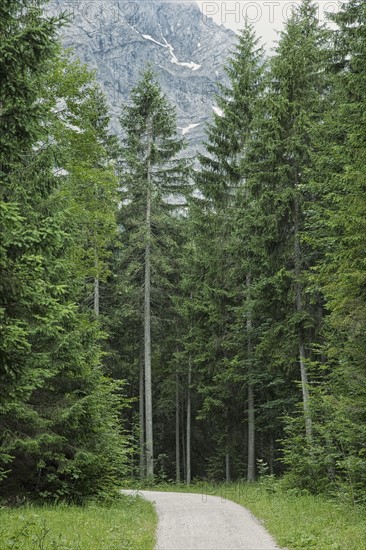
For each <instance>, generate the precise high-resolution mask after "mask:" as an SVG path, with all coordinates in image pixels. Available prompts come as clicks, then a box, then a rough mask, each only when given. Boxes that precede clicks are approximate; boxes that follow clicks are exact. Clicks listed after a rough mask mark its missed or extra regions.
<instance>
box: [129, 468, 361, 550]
mask: <svg viewBox="0 0 366 550" xmlns="http://www.w3.org/2000/svg"><path fill="white" fill-rule="evenodd" d="M144 488H145V489H154V490H159V491H174V492H176V491H178V492H185V493H186V492H189V493H199V494H200V495H201V497H203V498H204V497H205V496H206V495H215V496H218V497H220V499H221V500H222V501H223V502H225V501H227V500H230V501H233V502H236V503H238V504H241V505H242V506H244V507H245V508H247V509H248V510H250V512H251V513H252V514H253V515H254V516H255V517H256V518H258V519H259V520H260V521H261V523H262V525H263V526H264V527H265V528H266V529H267V530H268V532H269V533H270V534H271V535H272V536H273V537H274V539H275V540H276V542H277V544H278V546H279V547H281V548H286V549H288V550H298V549H303V550H366V509H365V508H363V507H358V506H352V505H350V504H347V503H342V502H340V501H339V500H333V499H330V498H326V497H325V496H321V495H311V494H307V493H306V492H301V491H299V490H290V489H285V488H284V487H283V485H282V483H281V482H278V481H276V480H274V479H273V478H272V477H271V476H268V477H267V478H264V479H263V480H262V481H261V482H257V483H251V484H248V483H230V484H226V483H225V484H221V485H212V484H209V483H196V484H192V485H190V486H189V487H187V486H186V485H177V484H174V483H170V484H168V483H164V484H160V485H158V486H154V487H144ZM135 489H138V487H135Z"/></svg>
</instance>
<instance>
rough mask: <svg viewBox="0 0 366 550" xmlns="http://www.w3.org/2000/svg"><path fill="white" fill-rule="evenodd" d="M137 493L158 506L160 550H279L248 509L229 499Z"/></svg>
mask: <svg viewBox="0 0 366 550" xmlns="http://www.w3.org/2000/svg"><path fill="white" fill-rule="evenodd" d="M126 492H127V491H126ZM129 493H130V494H131V491H130V492H129ZM135 494H136V493H135ZM137 494H140V495H142V496H144V498H146V499H147V500H150V501H152V502H154V503H155V506H156V510H157V513H158V516H159V525H158V533H157V546H156V550H275V549H278V548H279V547H278V546H277V545H276V543H275V541H274V540H273V539H272V537H271V536H270V535H269V533H268V532H267V531H266V530H265V529H264V527H262V525H261V524H260V523H259V521H258V520H257V519H255V517H254V516H252V514H251V513H250V512H249V511H248V510H246V509H245V508H243V507H242V506H239V504H235V503H234V502H231V501H229V500H225V499H222V498H220V497H216V496H207V495H202V494H192V493H162V492H158V491H138V492H137Z"/></svg>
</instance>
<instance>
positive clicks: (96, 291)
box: [94, 257, 99, 317]
mask: <svg viewBox="0 0 366 550" xmlns="http://www.w3.org/2000/svg"><path fill="white" fill-rule="evenodd" d="M94 267H95V277H94V313H95V315H96V316H97V317H98V316H99V276H98V258H97V257H96V258H95V261H94Z"/></svg>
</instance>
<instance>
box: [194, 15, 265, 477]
mask: <svg viewBox="0 0 366 550" xmlns="http://www.w3.org/2000/svg"><path fill="white" fill-rule="evenodd" d="M226 72H227V75H228V77H229V85H228V86H223V87H222V88H221V90H220V94H219V95H218V97H217V100H216V101H217V104H218V106H219V108H220V110H221V112H220V114H215V115H214V120H213V123H212V124H211V125H209V127H208V130H207V137H208V142H207V143H206V150H207V153H206V155H200V156H199V160H200V164H201V167H200V170H199V171H198V173H197V177H196V181H197V186H198V188H199V190H200V191H201V194H202V198H201V199H197V200H196V201H195V205H193V206H192V209H191V217H192V224H193V227H194V231H192V235H194V237H193V238H194V241H195V261H196V264H195V265H194V266H193V270H192V268H191V271H192V272H191V275H188V278H189V277H191V284H192V285H193V287H196V288H195V289H194V291H193V294H194V303H195V304H196V308H197V315H194V318H195V323H196V324H197V323H199V324H201V326H200V327H198V326H196V327H194V332H195V334H196V336H195V344H194V346H195V347H194V353H193V356H194V359H193V361H194V364H195V367H196V368H195V370H197V371H198V372H199V373H200V374H199V376H198V377H197V374H196V373H195V378H196V380H195V383H196V385H197V386H198V390H199V393H200V394H201V396H202V407H201V413H200V417H201V419H202V420H204V419H206V420H207V421H208V420H209V421H210V424H211V425H214V426H215V428H214V429H213V433H214V434H215V435H214V439H215V443H216V445H215V446H216V447H217V450H218V453H217V452H216V453H215V454H214V455H213V456H212V458H211V460H212V465H213V466H212V468H213V471H214V470H216V471H220V469H221V467H222V466H223V465H224V464H225V477H226V479H227V480H229V479H230V475H231V472H230V469H231V468H230V456H231V455H233V454H237V453H238V452H239V453H240V452H241V451H240V450H239V449H240V447H241V446H242V435H241V433H240V432H241V427H240V425H241V422H242V420H241V414H242V403H243V402H245V401H247V399H246V397H247V396H246V395H245V393H243V392H242V391H240V392H236V397H235V398H234V399H233V392H234V388H235V387H236V386H237V384H238V382H240V385H241V386H242V387H243V389H244V387H246V388H247V391H248V388H249V403H248V408H249V409H250V413H249V416H250V428H249V432H250V441H249V445H245V447H246V448H247V449H248V456H249V459H248V462H247V471H248V474H247V475H248V478H249V479H253V476H254V469H255V465H254V439H253V438H254V420H253V414H254V405H253V399H252V394H253V385H252V384H250V382H249V378H248V377H247V375H246V367H247V366H249V363H248V356H247V354H248V347H247V345H246V344H245V337H242V339H241V341H240V342H238V341H237V342H236V343H235V345H234V344H233V332H234V331H235V330H236V329H235V328H234V324H235V313H234V312H235V308H236V307H237V306H238V305H239V304H241V303H242V301H243V299H244V300H245V297H246V296H247V294H248V289H246V284H247V280H248V268H247V266H245V267H244V266H243V265H242V264H241V265H240V268H238V269H237V268H236V264H237V262H238V257H237V250H236V249H235V245H234V244H233V241H234V240H235V238H236V235H237V226H236V224H237V221H238V217H239V216H241V215H242V212H240V214H239V212H238V208H239V202H238V197H239V194H240V193H241V192H242V190H243V189H245V187H246V173H245V171H243V162H242V161H243V158H244V157H245V155H246V149H247V144H248V140H249V138H250V135H251V131H252V122H253V114H254V112H255V108H256V102H257V100H258V98H259V96H260V94H261V92H262V91H263V74H264V61H263V52H262V50H261V49H260V48H259V47H258V45H257V40H256V38H255V35H254V32H253V29H252V28H251V27H250V26H249V25H247V26H246V27H245V28H244V30H243V31H242V33H241V35H240V36H239V39H238V43H237V46H236V48H235V50H234V52H233V53H232V56H231V58H230V60H229V62H228V65H227V67H226ZM240 206H241V205H240ZM236 242H237V241H236ZM243 319H244V321H243ZM243 323H244V326H243ZM249 323H250V311H249V310H247V311H246V313H245V314H244V316H243V315H241V327H240V328H239V327H237V330H238V331H241V332H242V334H245V333H246V332H247V326H249ZM191 345H192V344H191ZM241 348H245V350H244V349H241ZM249 361H250V360H249ZM244 365H245V366H244ZM249 368H250V367H249ZM248 382H249V385H248ZM235 447H236V448H235ZM216 462H217V466H214V464H215V463H216ZM220 463H221V465H222V466H221V467H220V466H219V464H220ZM241 467H242V466H241ZM234 475H235V474H234Z"/></svg>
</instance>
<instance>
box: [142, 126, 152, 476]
mask: <svg viewBox="0 0 366 550" xmlns="http://www.w3.org/2000/svg"><path fill="white" fill-rule="evenodd" d="M151 132H152V130H151V123H149V129H148V136H147V139H148V142H147V185H146V246H145V296H144V350H145V415H146V426H145V428H146V474H147V477H153V476H154V449H153V422H152V386H151V160H150V155H151V140H152V136H151Z"/></svg>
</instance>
